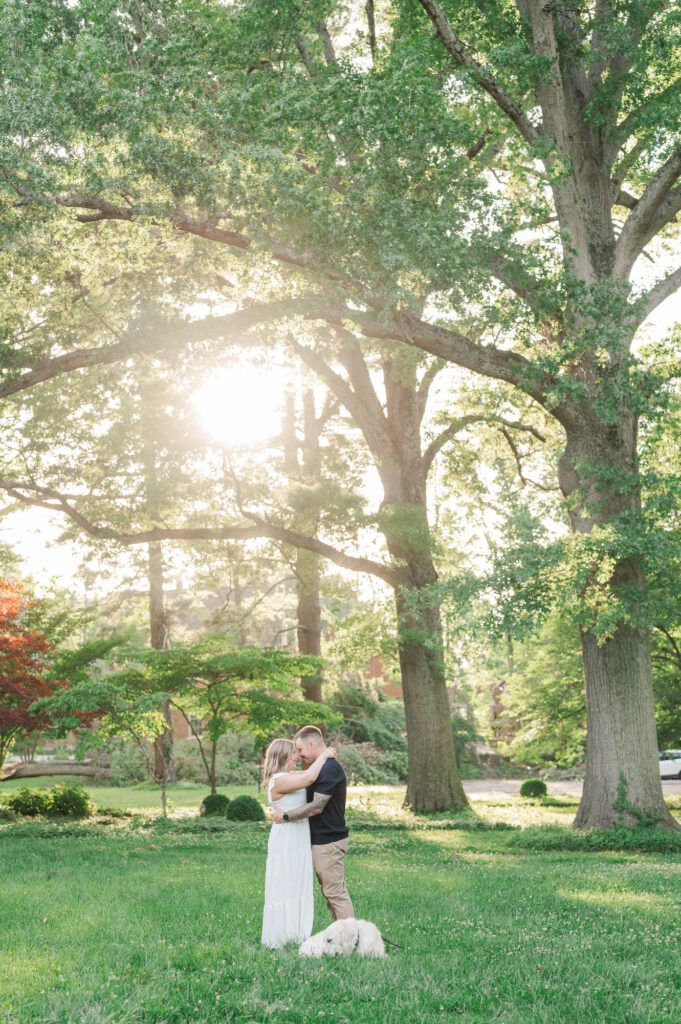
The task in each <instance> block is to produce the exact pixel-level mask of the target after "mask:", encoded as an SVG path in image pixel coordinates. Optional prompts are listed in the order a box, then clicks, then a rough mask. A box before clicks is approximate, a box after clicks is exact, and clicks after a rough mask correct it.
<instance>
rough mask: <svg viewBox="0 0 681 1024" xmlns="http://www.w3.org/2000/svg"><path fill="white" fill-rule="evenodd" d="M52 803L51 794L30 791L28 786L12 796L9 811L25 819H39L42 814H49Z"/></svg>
mask: <svg viewBox="0 0 681 1024" xmlns="http://www.w3.org/2000/svg"><path fill="white" fill-rule="evenodd" d="M51 803H52V801H51V799H50V794H49V793H48V792H47V791H46V790H44V789H28V787H26V786H24V787H22V789H18V790H17V791H16V793H12V794H10V796H9V798H8V800H7V806H8V807H9V809H10V810H11V811H14V812H15V813H16V814H21V815H23V816H24V817H25V818H38V817H40V815H42V814H49V813H50V806H51Z"/></svg>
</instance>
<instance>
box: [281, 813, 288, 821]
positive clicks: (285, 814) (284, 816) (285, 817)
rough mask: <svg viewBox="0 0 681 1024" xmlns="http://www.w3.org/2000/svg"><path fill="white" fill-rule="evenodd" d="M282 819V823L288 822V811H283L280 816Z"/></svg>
mask: <svg viewBox="0 0 681 1024" xmlns="http://www.w3.org/2000/svg"><path fill="white" fill-rule="evenodd" d="M282 818H283V819H284V821H288V811H284V813H283V814H282Z"/></svg>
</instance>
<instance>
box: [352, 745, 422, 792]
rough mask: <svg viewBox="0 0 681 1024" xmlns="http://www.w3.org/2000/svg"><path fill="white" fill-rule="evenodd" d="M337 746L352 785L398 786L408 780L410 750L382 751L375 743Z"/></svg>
mask: <svg viewBox="0 0 681 1024" xmlns="http://www.w3.org/2000/svg"><path fill="white" fill-rule="evenodd" d="M334 743H335V744H336V747H337V750H338V760H339V761H340V763H341V764H342V766H343V769H344V771H345V774H346V775H347V777H348V781H349V782H350V783H351V784H352V785H355V786H394V785H399V784H400V783H402V782H406V781H407V752H406V750H381V749H380V748H379V747H376V746H374V745H373V743H341V742H338V741H336V740H334Z"/></svg>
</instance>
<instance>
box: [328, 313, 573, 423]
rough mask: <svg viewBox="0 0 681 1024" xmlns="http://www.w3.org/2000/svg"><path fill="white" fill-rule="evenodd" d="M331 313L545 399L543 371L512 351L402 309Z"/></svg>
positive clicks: (375, 335)
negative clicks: (386, 314)
mask: <svg viewBox="0 0 681 1024" xmlns="http://www.w3.org/2000/svg"><path fill="white" fill-rule="evenodd" d="M334 315H337V316H338V317H339V318H340V317H344V318H346V319H347V320H350V321H353V322H355V323H357V325H358V329H359V331H360V333H361V334H362V335H364V337H367V338H376V339H379V340H392V341H401V342H403V343H404V344H406V345H412V346H415V347H416V348H420V349H422V350H423V351H425V352H430V353H431V354H432V355H434V356H439V358H440V359H444V360H446V361H447V362H450V363H456V365H457V366H463V367H464V368H465V369H467V370H473V371H474V372H475V373H479V374H481V375H482V376H483V377H492V378H493V379H494V380H505V381H507V382H508V383H509V384H514V385H515V386H516V387H518V388H519V389H520V390H521V391H524V392H525V394H527V395H530V396H531V397H532V398H534V399H535V401H537V402H538V403H539V404H540V405H543V404H545V402H546V393H545V392H546V390H547V389H548V388H549V387H550V386H551V381H550V380H549V379H548V378H545V377H544V375H543V374H541V375H540V374H539V373H538V371H537V370H536V368H535V367H534V366H533V364H532V363H531V362H530V360H529V359H526V358H525V356H522V355H519V354H518V353H516V352H512V351H509V350H508V349H500V348H496V347H495V346H494V345H480V344H479V343H477V342H475V341H472V340H471V339H470V338H467V337H466V336H465V335H463V334H461V333H460V332H459V331H457V330H454V329H453V328H449V327H441V326H439V325H437V324H431V323H427V322H426V321H424V320H420V319H419V318H418V317H415V316H413V315H412V314H409V313H405V312H403V313H400V314H398V315H397V316H396V317H395V319H394V320H393V321H392V322H381V321H379V320H374V319H371V318H370V316H369V315H366V314H362V313H357V312H355V311H354V310H351V309H349V308H348V307H345V309H344V310H342V311H341V310H340V309H339V310H336V311H334ZM329 319H330V320H331V316H330V315H329ZM331 322H333V320H331ZM552 414H553V415H554V416H556V418H559V417H560V415H561V410H560V408H553V409H552Z"/></svg>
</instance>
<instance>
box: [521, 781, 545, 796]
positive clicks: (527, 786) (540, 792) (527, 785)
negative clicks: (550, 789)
mask: <svg viewBox="0 0 681 1024" xmlns="http://www.w3.org/2000/svg"><path fill="white" fill-rule="evenodd" d="M546 792H547V791H546V783H545V782H542V780H541V779H525V781H524V782H523V784H522V786H521V787H520V795H521V796H525V797H538V796H546Z"/></svg>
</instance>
